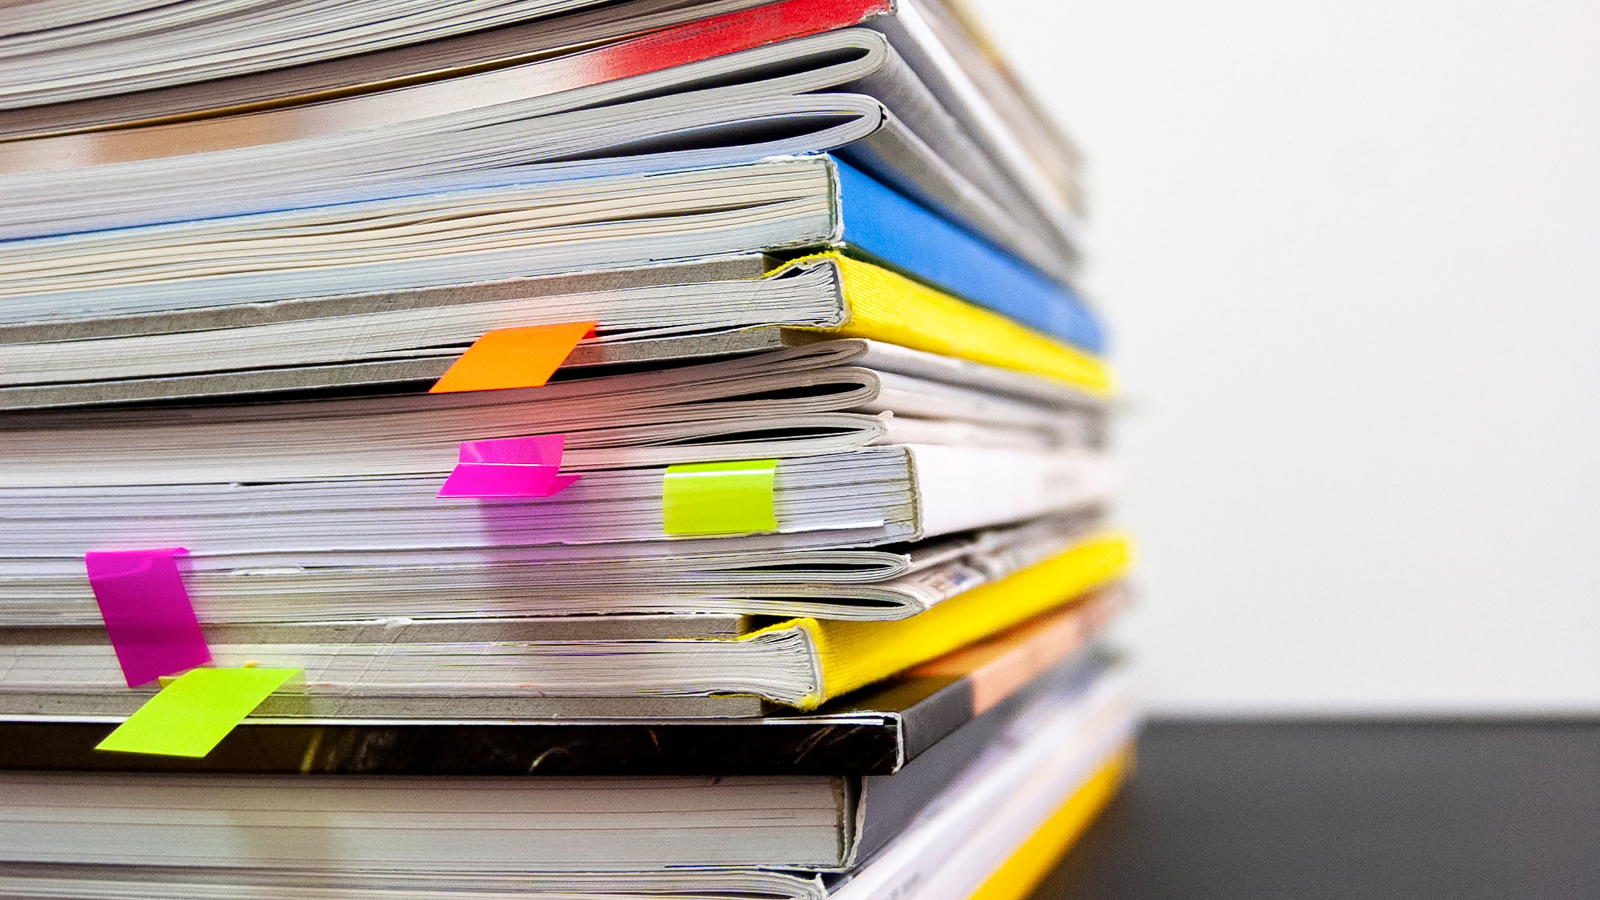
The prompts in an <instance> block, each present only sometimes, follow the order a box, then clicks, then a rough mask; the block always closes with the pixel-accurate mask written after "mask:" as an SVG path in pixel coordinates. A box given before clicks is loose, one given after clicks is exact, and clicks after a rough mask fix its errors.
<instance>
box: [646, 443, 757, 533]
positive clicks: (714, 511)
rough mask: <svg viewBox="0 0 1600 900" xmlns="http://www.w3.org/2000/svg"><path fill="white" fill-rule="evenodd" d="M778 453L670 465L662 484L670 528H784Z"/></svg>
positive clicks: (664, 518) (664, 513)
mask: <svg viewBox="0 0 1600 900" xmlns="http://www.w3.org/2000/svg"><path fill="white" fill-rule="evenodd" d="M777 474H778V461H777V460H775V459H752V460H743V461H740V462H716V463H691V464H685V465H679V466H668V467H667V477H666V479H665V480H664V481H663V482H662V484H661V519H662V522H663V524H664V525H665V526H666V529H667V534H752V533H755V532H761V531H777V530H778V513H777V510H776V508H775V506H774V504H773V500H772V485H773V481H774V480H775V479H776V477H777Z"/></svg>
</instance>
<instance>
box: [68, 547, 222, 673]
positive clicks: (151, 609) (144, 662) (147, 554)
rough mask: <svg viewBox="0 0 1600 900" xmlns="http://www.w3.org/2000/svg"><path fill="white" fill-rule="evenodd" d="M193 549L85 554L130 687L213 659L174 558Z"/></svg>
mask: <svg viewBox="0 0 1600 900" xmlns="http://www.w3.org/2000/svg"><path fill="white" fill-rule="evenodd" d="M188 552H189V551H187V550H185V549H183V548H182V547H168V548H164V549H160V550H114V551H90V552H89V553H86V554H84V557H83V562H84V566H85V567H86V568H88V570H89V585H90V587H92V588H93V589H94V599H95V602H96V603H98V604H100V617H101V618H102V619H104V620H105V623H106V634H107V635H109V636H110V637H111V646H112V648H113V649H115V650H116V651H117V662H119V663H121V664H122V676H123V677H124V678H125V679H127V682H128V687H138V686H139V685H142V684H149V683H150V682H152V681H155V680H156V679H157V678H160V677H161V676H163V675H175V674H177V673H180V672H187V671H188V670H190V669H192V668H194V667H195V666H199V665H203V664H205V663H208V662H210V661H211V650H210V648H209V647H207V646H206V639H205V635H203V634H201V633H200V621H199V620H198V619H197V618H195V614H194V606H193V604H191V603H190V602H189V592H188V591H187V590H185V589H184V587H183V578H182V576H181V575H179V574H178V563H177V561H176V560H175V559H174V558H173V557H175V556H180V555H183V554H186V553H188Z"/></svg>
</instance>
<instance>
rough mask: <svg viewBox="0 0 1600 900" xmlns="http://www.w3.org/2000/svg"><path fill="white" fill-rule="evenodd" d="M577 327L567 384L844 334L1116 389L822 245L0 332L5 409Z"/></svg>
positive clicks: (912, 284)
mask: <svg viewBox="0 0 1600 900" xmlns="http://www.w3.org/2000/svg"><path fill="white" fill-rule="evenodd" d="M572 321H597V322H600V323H601V324H600V326H599V327H598V328H597V329H596V334H595V336H594V337H593V338H588V339H584V340H583V341H581V342H580V343H579V345H578V346H577V348H576V349H575V350H574V352H573V353H572V355H571V356H569V357H568V358H567V360H566V362H565V363H563V365H562V370H563V372H564V373H566V375H567V376H569V377H570V376H572V375H576V374H578V373H582V372H585V371H587V370H590V369H593V368H594V367H597V366H613V367H615V366H617V365H633V366H637V365H639V364H641V363H665V362H668V361H677V360H690V359H696V358H715V357H725V356H730V355H737V354H741V353H755V352H761V351H769V350H777V349H782V348H784V347H788V346H798V345H801V344H805V343H810V342H813V341H816V340H822V339H829V338H837V337H849V338H862V339H868V340H873V341H876V342H881V343H888V344H892V345H895V346H900V347H906V348H910V349H914V350H921V351H926V352H931V353H936V354H940V355H943V356H944V357H946V358H947V359H950V360H968V361H972V362H977V363H982V364H985V365H987V366H994V367H999V368H1004V369H1009V370H1012V371H1018V372H1025V373H1029V374H1035V375H1039V376H1042V377H1044V378H1048V379H1050V380H1052V381H1055V382H1058V383H1060V384H1061V385H1063V386H1065V387H1067V388H1070V389H1073V390H1075V391H1078V392H1081V393H1082V394H1084V395H1086V396H1085V397H1084V398H1083V402H1084V404H1085V405H1097V403H1098V402H1099V401H1100V400H1101V398H1103V397H1104V396H1106V395H1107V394H1108V393H1109V392H1110V391H1111V390H1112V388H1113V383H1112V376H1111V373H1110V371H1109V368H1108V367H1107V365H1106V364H1105V363H1104V362H1103V361H1102V360H1100V359H1098V358H1097V357H1095V356H1092V355H1090V354H1087V353H1084V352H1082V351H1080V350H1078V349H1077V348H1075V347H1072V346H1070V345H1068V344H1066V343H1064V342H1061V341H1058V340H1055V339H1052V338H1049V337H1046V336H1044V335H1042V334H1040V333H1038V332H1036V331H1033V330H1031V329H1029V328H1026V327H1024V326H1021V325H1019V324H1017V323H1016V322H1014V321H1012V320H1010V319H1007V318H1005V317H1003V316H1000V315H998V314H996V313H993V312H990V311H988V310H985V309H982V308H980V307H976V306H973V305H971V304H969V303H965V302H963V301H961V300H958V299H957V298H955V297H953V296H951V295H949V294H946V293H944V292H943V291H939V290H936V289H934V288H931V287H928V286H927V285H925V284H922V283H920V282H917V281H913V280H912V279H910V278H907V277H905V276H903V275H900V274H898V273H896V272H893V271H890V270H888V269H885V268H883V267H881V266H877V265H874V264H872V263H867V262H862V261H860V260H856V259H852V258H850V257H847V256H844V255H843V254H840V253H837V252H832V253H824V254H818V255H814V256H809V257H805V258H802V259H798V260H794V261H792V262H788V263H783V264H778V265H774V266H770V267H769V266H767V265H766V264H764V263H763V261H762V260H761V259H759V258H756V257H731V258H726V259H722V260H716V261H706V262H698V263H686V264H682V265H662V266H652V267H646V268H641V269H629V270H618V271H610V272H593V273H583V274H578V275H556V276H546V277H542V278H529V279H513V280H509V281H501V282H488V283H480V284H473V285H466V286H462V287H447V288H433V289H424V290H416V291H401V292H387V293H378V294H353V295H348V296H343V297H330V298H325V299H321V300H287V301H278V302H272V303H264V304H255V305H250V306H242V307H240V306H234V307H223V308H219V309H212V310H199V311H188V312H171V313H155V314H150V315H144V316H111V317H107V318H98V319H78V320H74V321H70V322H52V323H40V324H33V325H18V326H13V327H9V328H0V408H7V407H9V408H13V409H23V408H42V407H50V406H68V405H84V404H94V403H110V402H117V403H126V402H136V401H148V400H157V399H174V398H178V397H221V396H229V395H235V394H238V393H254V394H261V393H268V392H273V391H284V390H290V389H297V390H304V389H315V388H334V387H339V388H345V389H350V388H356V387H360V388H366V389H371V388H375V387H378V386H386V385H394V384H404V383H407V382H412V383H416V382H420V381H424V380H426V381H428V382H432V381H435V380H437V379H438V378H439V377H440V376H442V375H443V374H444V373H445V371H446V370H447V369H448V368H449V367H450V365H451V364H452V363H453V362H454V361H455V359H456V358H458V357H459V356H460V354H461V353H462V352H463V351H464V350H465V349H466V348H467V346H468V345H470V343H471V342H472V341H473V340H476V339H477V338H478V337H480V336H482V335H483V334H484V333H486V332H488V331H492V330H494V329H498V328H521V327H528V326H535V325H556V324H560V323H562V322H572ZM879 355H882V354H881V353H880V354H879ZM945 370H946V371H952V367H951V366H949V365H946V366H945ZM963 374H964V375H965V377H966V378H967V379H969V380H971V381H975V382H979V383H985V382H990V381H992V379H986V378H984V377H983V375H982V374H981V370H978V369H974V368H971V367H967V368H966V372H965V373H963ZM944 380H946V381H951V380H954V379H953V378H951V377H950V376H946V377H945V379H944ZM1032 393H1034V394H1038V393H1039V392H1038V391H1033V392H1032Z"/></svg>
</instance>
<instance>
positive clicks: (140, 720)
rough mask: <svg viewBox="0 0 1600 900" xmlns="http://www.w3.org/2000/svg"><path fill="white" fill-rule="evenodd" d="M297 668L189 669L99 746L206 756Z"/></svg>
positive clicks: (102, 747)
mask: <svg viewBox="0 0 1600 900" xmlns="http://www.w3.org/2000/svg"><path fill="white" fill-rule="evenodd" d="M299 671H300V670H299V669H260V668H247V669H222V668H211V667H201V668H198V669H190V670H189V671H187V672H185V673H183V674H182V675H181V676H179V677H178V678H177V679H175V680H174V681H173V682H172V683H171V684H169V685H167V686H166V687H164V688H162V689H161V693H159V694H156V695H155V696H154V697H151V698H150V700H149V702H147V703H145V705H143V706H141V707H139V711H138V712H135V713H134V714H133V715H131V716H129V717H128V720H127V721H126V722H123V723H122V724H121V725H119V726H118V727H117V730H116V731H113V732H111V734H110V735H109V736H108V737H106V739H105V740H103V741H101V742H100V743H99V745H98V746H96V747H95V749H96V750H116V751H119V752H122V753H153V754H157V755H160V756H196V757H199V756H205V755H206V754H207V753H210V752H211V748H213V747H215V746H217V744H219V743H221V742H222V739H223V738H225V737H227V736H228V732H230V731H232V730H233V729H234V726H236V725H238V724H239V723H240V722H242V721H244V717H245V716H248V715H250V712H251V711H252V710H254V709H255V708H256V707H257V706H260V705H261V701H263V700H265V699H267V696H268V695H269V694H271V693H272V692H273V691H275V690H277V689H278V688H280V687H282V686H283V683H284V682H286V681H288V680H289V679H290V678H292V677H294V676H295V675H296V674H297V673H299Z"/></svg>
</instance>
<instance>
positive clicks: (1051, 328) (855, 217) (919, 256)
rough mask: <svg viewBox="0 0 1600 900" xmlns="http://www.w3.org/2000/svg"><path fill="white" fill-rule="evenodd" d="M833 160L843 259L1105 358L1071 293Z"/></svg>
mask: <svg viewBox="0 0 1600 900" xmlns="http://www.w3.org/2000/svg"><path fill="white" fill-rule="evenodd" d="M830 158H831V159H833V164H834V167H835V170H836V176H835V177H836V178H837V179H838V183H839V194H840V197H839V203H840V211H839V215H840V217H841V218H842V219H843V221H844V245H845V248H846V250H847V251H849V252H853V253H857V254H863V255H865V256H867V257H868V258H869V259H872V260H874V261H878V262H882V263H884V264H886V265H888V266H889V267H891V268H894V269H898V270H900V271H901V272H904V273H906V274H908V275H910V276H912V277H913V278H917V279H919V280H921V281H923V282H926V283H928V284H931V285H933V286H935V287H938V288H940V289H942V290H944V291H947V292H949V293H952V294H955V295H956V296H958V297H961V298H962V299H965V300H968V301H971V302H972V303H976V304H977V305H979V306H982V307H984V308H986V309H990V310H993V311H994V312H997V313H1000V314H1001V315H1003V316H1007V317H1009V318H1011V319H1014V320H1016V321H1018V322H1021V323H1022V324H1024V325H1027V326H1029V327H1032V328H1034V329H1037V330H1039V331H1042V332H1044V333H1045V334H1048V335H1052V336H1054V337H1057V338H1060V339H1062V340H1064V341H1067V342H1068V343H1070V344H1073V345H1075V346H1077V347H1080V348H1082V349H1084V350H1087V351H1089V352H1091V353H1101V352H1104V350H1105V347H1106V338H1105V332H1104V329H1103V328H1102V327H1101V325H1100V323H1099V321H1098V320H1097V319H1096V318H1095V315H1094V313H1092V312H1091V311H1090V310H1089V307H1088V305H1087V304H1086V303H1084V301H1083V299H1082V298H1081V297H1079V296H1078V294H1077V292H1076V291H1074V290H1073V289H1072V288H1071V287H1070V286H1068V285H1066V284H1063V283H1060V282H1057V281H1052V280H1051V279H1049V278H1046V277H1045V276H1043V275H1041V274H1039V273H1038V272H1036V271H1035V270H1034V269H1032V268H1031V267H1029V266H1028V265H1026V264H1025V263H1023V262H1021V261H1020V260H1018V259H1017V258H1016V257H1014V256H1012V255H1011V254H1009V253H1007V252H1006V251H1004V250H1001V249H999V248H998V247H995V246H994V245H992V244H990V243H988V242H987V241H985V240H983V239H982V238H980V237H978V236H976V235H974V234H972V233H971V232H969V231H967V230H965V229H963V228H961V227H959V226H957V225H954V224H952V223H951V222H949V221H948V220H946V219H944V218H942V217H940V216H938V215H936V214H934V213H933V212H930V211H929V210H927V209H924V208H923V207H922V206H919V205H918V204H916V203H915V202H913V201H911V200H909V199H907V198H906V197H903V196H901V195H900V194H898V193H896V192H895V191H894V190H892V189H890V188H888V187H885V186H884V185H882V184H879V183H878V182H877V181H874V180H873V179H872V178H871V177H869V176H867V175H865V174H863V173H861V172H860V171H858V170H856V169H854V168H852V167H851V166H850V165H849V164H847V163H845V162H843V161H841V160H839V159H837V158H832V157H830Z"/></svg>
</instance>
